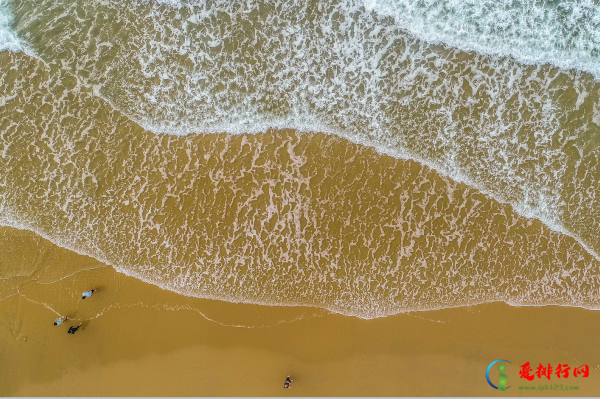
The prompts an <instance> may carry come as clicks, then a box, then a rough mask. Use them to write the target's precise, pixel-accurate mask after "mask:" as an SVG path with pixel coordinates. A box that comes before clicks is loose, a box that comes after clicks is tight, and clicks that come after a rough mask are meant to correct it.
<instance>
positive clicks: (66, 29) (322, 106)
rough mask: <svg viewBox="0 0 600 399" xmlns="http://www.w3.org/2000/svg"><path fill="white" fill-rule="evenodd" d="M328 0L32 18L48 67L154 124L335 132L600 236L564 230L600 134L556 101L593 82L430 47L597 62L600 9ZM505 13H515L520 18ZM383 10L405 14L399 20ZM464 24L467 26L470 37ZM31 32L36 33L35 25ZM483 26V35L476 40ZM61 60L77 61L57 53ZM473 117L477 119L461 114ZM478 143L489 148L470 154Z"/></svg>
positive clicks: (169, 128) (177, 128)
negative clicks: (106, 17)
mask: <svg viewBox="0 0 600 399" xmlns="http://www.w3.org/2000/svg"><path fill="white" fill-rule="evenodd" d="M317 3H318V8H317V9H314V10H313V9H311V8H310V6H309V5H307V3H305V2H293V1H291V2H284V3H277V2H268V1H267V2H247V3H243V2H229V1H215V2H210V3H208V2H203V1H198V2H193V1H192V2H185V3H184V2H172V1H158V2H156V1H134V0H131V1H129V2H128V5H127V6H125V7H122V6H121V5H117V2H112V3H111V2H110V1H103V2H96V1H90V3H89V4H90V6H89V8H83V9H82V10H79V11H78V18H79V19H81V20H75V19H73V20H68V19H61V20H60V21H56V22H55V21H46V20H45V18H46V16H47V15H69V13H70V8H69V7H72V6H71V5H69V3H68V2H66V3H65V4H66V5H65V4H63V3H54V2H46V3H43V4H42V3H41V2H38V3H36V4H35V7H34V9H33V10H31V11H27V14H26V15H27V16H28V19H29V20H30V21H31V22H35V21H44V22H45V23H46V25H47V26H48V27H52V28H55V29H54V31H53V33H54V34H56V35H58V36H57V37H56V39H54V40H50V41H48V42H46V44H45V45H44V46H45V47H44V48H38V49H37V52H38V53H39V54H40V56H41V57H42V58H43V59H44V60H46V61H48V62H53V61H54V62H60V64H61V65H65V66H68V67H70V68H72V72H73V73H75V74H78V75H81V76H82V79H81V81H82V83H83V84H85V85H89V86H90V87H93V88H94V92H95V93H96V94H97V95H100V96H101V97H103V98H104V99H106V100H107V101H109V102H110V103H111V105H113V107H114V108H116V109H118V110H119V111H121V112H122V113H123V114H125V115H127V116H128V117H129V118H130V119H131V120H133V121H135V122H136V123H138V124H139V125H141V126H143V127H144V128H146V129H148V130H150V131H152V132H154V133H169V134H178V135H182V134H190V133H195V132H207V133H211V132H215V133H216V132H228V133H232V134H237V133H247V132H251V133H256V132H261V131H266V130H267V129H269V128H272V127H275V128H292V129H298V130H301V131H322V132H327V133H333V134H336V135H338V136H341V137H344V138H346V139H348V140H350V141H352V142H355V143H359V144H364V145H368V146H371V147H374V148H376V149H377V150H378V151H380V152H381V153H385V154H388V155H392V156H394V157H397V158H403V159H413V160H416V161H418V162H420V163H423V164H425V165H428V166H430V167H432V168H434V169H436V170H438V171H439V172H440V173H442V174H445V175H447V176H450V177H452V178H453V179H454V180H457V181H461V182H465V183H467V184H469V185H471V186H473V187H476V188H478V189H479V190H481V191H482V192H485V193H487V194H490V195H492V196H493V197H494V198H496V199H497V200H499V201H502V202H507V203H511V204H513V206H514V207H515V209H517V210H518V211H519V212H520V213H521V214H522V215H524V216H527V217H533V218H537V219H539V220H541V221H543V222H544V223H545V224H547V225H548V226H550V227H551V228H552V229H554V230H556V231H559V232H562V233H568V234H570V235H571V236H573V237H576V238H578V239H579V240H580V242H582V243H583V244H584V245H586V247H588V248H589V246H590V245H594V243H593V240H594V237H595V235H596V234H597V233H596V232H595V231H597V227H598V225H599V223H600V221H598V220H597V218H595V217H592V218H591V221H590V218H589V217H586V218H581V219H580V220H575V221H574V222H573V221H572V222H571V223H570V226H569V227H568V228H567V227H565V224H564V221H565V218H564V216H565V215H564V212H565V209H569V211H568V212H569V213H571V214H575V213H576V211H577V209H585V208H591V209H597V208H598V205H597V204H598V201H600V198H595V196H594V194H593V192H594V187H596V186H598V182H597V181H591V182H590V184H591V186H588V187H585V188H584V187H581V188H578V189H577V190H578V193H579V195H580V196H581V197H580V198H579V200H578V201H579V202H578V203H573V202H571V203H568V201H571V199H569V198H567V194H566V193H565V186H568V185H574V186H575V187H577V185H578V184H579V182H578V181H577V179H576V180H575V181H574V180H573V179H574V177H573V175H569V173H572V170H576V169H578V168H583V166H582V165H581V162H580V161H579V160H577V159H576V158H575V159H571V158H570V156H569V155H568V153H569V151H570V146H571V144H572V141H571V140H572V139H573V140H575V141H576V142H577V145H576V147H578V149H579V150H580V153H581V154H583V155H584V156H588V157H591V156H593V155H590V154H591V152H590V149H591V148H592V146H593V141H592V142H591V144H592V145H590V143H587V142H586V141H585V140H586V139H585V137H586V134H588V135H589V133H586V124H587V123H588V122H587V121H585V120H584V121H581V122H578V124H577V125H575V124H572V123H571V124H567V125H564V124H563V122H562V121H563V120H565V119H566V118H569V116H570V114H571V113H572V112H573V109H568V108H566V107H565V105H564V104H566V103H565V102H564V101H558V100H557V97H558V96H557V95H556V93H557V92H560V91H569V90H575V92H578V93H579V97H578V101H577V105H576V106H577V108H579V107H580V105H581V104H582V103H585V105H586V106H590V105H593V107H594V109H595V107H596V105H597V104H596V103H597V98H594V97H593V96H587V94H586V93H589V92H591V91H594V90H597V88H595V87H594V86H593V85H592V84H591V83H590V82H589V80H590V79H589V78H588V79H587V81H586V78H585V76H582V74H581V73H575V72H572V71H570V72H565V73H563V74H561V73H558V74H557V73H555V72H553V71H551V70H550V69H549V68H543V67H541V66H536V67H535V68H527V67H525V66H523V65H522V64H519V63H517V62H515V61H514V60H513V59H510V58H508V59H507V58H498V57H488V56H485V55H478V54H474V55H473V57H472V59H469V60H466V61H465V60H464V57H463V56H464V54H461V53H460V52H459V51H453V50H449V51H447V52H444V51H438V50H436V49H435V48H433V47H432V46H430V45H429V44H428V41H429V42H431V41H434V42H435V41H438V42H439V41H443V42H447V43H451V42H452V40H456V43H455V45H456V46H457V47H459V48H464V49H469V48H470V47H469V46H480V47H481V52H483V53H485V54H487V53H490V52H491V50H490V49H496V50H498V51H500V53H501V52H502V51H509V50H510V51H513V53H514V54H513V53H510V54H512V55H514V56H515V57H516V58H518V57H517V56H516V55H515V54H520V53H521V52H522V53H523V54H533V55H532V56H533V57H534V58H535V57H537V58H536V60H537V61H539V62H542V61H540V60H543V59H545V58H544V57H546V58H548V59H550V58H552V57H555V58H557V59H561V55H560V54H563V53H561V51H563V52H564V54H563V55H564V57H563V58H562V60H563V61H564V60H567V61H568V60H569V59H571V58H572V59H575V58H573V57H575V55H577V54H579V55H578V56H580V61H581V62H582V63H583V64H582V65H584V64H585V65H588V64H589V63H590V62H591V60H593V59H594V57H595V55H594V51H595V49H596V48H597V46H596V44H594V43H596V42H595V41H594V40H595V39H594V37H595V36H594V32H595V29H596V28H595V26H596V25H597V24H596V22H594V21H595V20H596V16H595V15H596V14H594V13H595V12H597V11H594V10H590V8H589V7H587V6H586V4H588V3H585V2H579V3H576V4H580V6H581V7H583V8H582V10H583V9H585V10H587V11H585V10H584V11H585V12H584V11H581V12H579V11H576V10H575V8H573V7H575V6H572V7H571V6H569V7H571V8H568V7H567V8H568V9H569V10H571V11H569V12H570V14H569V12H567V11H564V10H563V11H564V12H563V11H560V10H561V9H563V8H564V7H566V6H564V5H563V6H561V5H552V4H554V3H552V4H546V3H544V4H540V5H538V4H537V3H531V2H527V1H526V2H524V3H522V4H521V3H517V2H512V3H510V4H508V3H506V2H502V3H500V4H501V5H500V6H498V5H494V4H495V3H494V4H492V3H489V4H488V2H486V1H483V0H482V1H479V2H473V1H470V2H466V3H465V4H462V3H460V4H459V2H455V1H447V2H439V1H438V2H416V3H408V2H402V1H388V2H384V1H369V2H366V3H364V4H365V5H366V7H367V11H366V12H365V8H364V7H363V2H362V1H360V0H357V1H346V2H337V1H333V0H332V1H329V0H323V1H320V2H317ZM461 4H462V5H461ZM561 4H562V3H561ZM565 4H566V3H565ZM569 4H571V3H569ZM573 4H575V3H573ZM261 7H263V8H261ZM273 7H278V9H277V10H275V9H274V8H273ZM561 7H562V8H561ZM115 10H118V11H117V12H118V15H119V17H120V18H119V19H117V20H116V22H115V24H114V25H108V26H107V25H106V24H107V23H108V24H110V21H108V22H101V21H99V20H97V19H95V15H98V12H100V13H102V12H115ZM173 10H175V11H176V12H175V13H174V15H173V13H172V11H173ZM369 10H371V11H373V10H377V13H375V12H371V11H369ZM502 10H504V11H502ZM515 10H516V11H515ZM539 10H542V11H543V12H542V11H539ZM565 10H567V9H566V8H565ZM49 11H52V12H49ZM488 11H489V12H488ZM517 11H518V12H517ZM486 12H488V13H487V14H486ZM36 13H39V15H38V16H36V15H35V14H36ZM86 13H87V16H86ZM261 13H262V14H261ZM378 13H379V14H378ZM503 13H506V15H508V16H510V18H513V20H510V21H509V22H507V21H508V19H507V18H508V16H506V15H505V14H503ZM565 13H566V14H565ZM263 14H264V15H263ZM488 14H489V15H488ZM538 14H540V15H538ZM30 15H31V16H30ZM223 15H225V16H226V19H222V18H221V17H222V16H223ZM253 15H254V16H253ZM381 15H393V16H394V18H395V22H394V20H393V19H391V18H388V19H387V20H385V21H384V20H383V19H382V18H381ZM467 15H468V17H467ZM528 15H529V16H528ZM565 15H567V16H569V15H570V16H571V17H570V18H571V19H569V18H567V17H566V16H565ZM256 16H260V18H262V20H258V21H257V17H256ZM561 16H562V17H561ZM563 17H564V18H563ZM86 18H88V19H94V20H95V22H93V24H101V25H99V26H97V30H96V32H98V33H97V35H98V36H97V37H93V38H90V40H87V41H82V40H81V37H80V34H81V33H80V28H79V24H80V22H81V21H83V20H85V19H86ZM427 18H429V19H427ZM536 18H537V19H536ZM561 18H562V19H561ZM573 18H575V19H574V20H573ZM121 21H123V22H121ZM457 21H458V22H457ZM528 21H529V22H531V24H533V23H534V22H535V24H538V25H540V27H539V29H540V31H539V32H538V30H536V29H538V28H535V27H534V26H533V25H531V29H529V30H527V29H528V28H527V27H528V26H529V25H527V23H528ZM532 21H533V22H532ZM569 21H571V22H569ZM573 21H575V22H573ZM457 24H459V25H460V26H462V25H464V29H463V30H457V27H458V25H457ZM469 24H471V25H472V26H471V25H469ZM544 24H546V25H547V26H546V25H544ZM569 24H576V25H577V26H579V25H581V26H582V27H581V29H582V31H581V34H580V36H578V37H575V36H569V35H570V33H569V32H563V31H564V30H565V29H566V28H568V27H569V26H570V25H569ZM32 26H33V27H34V29H35V28H36V27H37V26H38V25H36V24H33V25H32ZM486 26H487V28H486ZM242 27H243V28H242ZM499 27H503V28H504V31H501V30H500V28H499ZM561 27H562V28H561ZM563 28H564V29H563ZM21 29H22V30H23V31H24V33H25V34H26V31H27V27H26V26H23V28H21ZM85 29H86V31H87V28H85ZM477 29H482V30H483V31H484V32H483V33H478V34H476V32H478V31H477ZM561 29H562V30H561ZM116 30H118V31H119V32H120V35H121V37H122V38H123V39H120V40H121V41H120V42H119V45H113V44H111V43H112V41H113V40H114V38H113V36H112V35H111V34H110V32H112V31H116ZM454 30H456V33H455V36H452V35H451V33H452V32H453V31H454ZM405 31H408V32H410V34H406V33H405ZM503 32H504V33H503ZM540 32H546V33H547V35H554V36H547V37H556V38H555V39H553V40H551V42H552V43H553V44H552V45H551V46H550V47H544V46H542V45H541V44H539V43H538V42H539V41H543V40H544V37H546V36H544V34H543V33H540ZM561 32H563V34H564V35H563V36H564V37H563V36H560V34H561ZM36 35H40V33H39V32H38V33H36ZM444 35H445V36H444ZM565 35H566V36H565ZM475 36H476V37H475ZM415 37H416V38H415ZM519 37H521V38H522V39H523V41H522V42H520V41H519V40H517V39H515V38H519ZM561 37H562V39H560V38H561ZM124 38H127V40H124ZM442 39H443V40H442ZM559 39H560V40H559ZM502 40H505V42H503V41H502ZM577 40H580V41H581V40H583V42H578V41H577ZM585 40H588V41H589V43H587V42H585ZM567 42H568V43H571V45H572V46H571V47H569V46H570V45H569V46H567V45H566V44H565V43H567ZM561 43H562V44H561ZM586 43H587V44H586ZM512 44H514V48H512V47H510V46H511V45H512ZM87 46H89V47H87ZM486 46H487V47H486ZM527 46H532V48H533V47H535V48H536V49H538V50H539V52H538V53H536V52H534V51H533V50H531V49H530V50H531V51H530V50H528V49H529V47H527ZM552 46H554V47H552ZM594 46H596V47H594ZM109 48H110V49H111V50H110V51H105V49H109ZM576 48H580V49H581V48H587V49H588V50H589V52H588V53H589V57H588V58H585V56H584V55H585V54H583V53H581V54H580V53H577V54H576V53H574V52H573V51H575V50H573V49H576ZM98 49H100V50H98ZM486 49H487V50H486ZM511 49H512V50H511ZM581 51H583V50H581ZM586 51H587V50H586ZM500 53H498V54H500ZM57 54H67V55H69V54H73V55H74V56H75V57H76V59H74V60H69V61H67V62H65V61H66V60H54V57H56V56H57ZM506 54H509V53H506ZM569 54H571V55H569ZM582 54H583V55H582ZM550 55H552V57H550ZM461 57H462V60H461ZM569 57H571V58H569ZM582 57H583V58H582ZM590 57H591V58H590ZM586 60H587V61H586ZM537 61H536V62H537ZM561 62H562V61H561ZM565 62H566V61H565ZM569 62H570V61H569ZM578 62H579V61H578ZM586 63H588V64H586ZM565 65H566V64H565ZM573 65H575V64H573ZM590 65H591V64H590ZM598 65H600V63H598ZM571 67H572V66H571ZM588 69H589V68H588ZM83 76H85V77H83ZM511 103H512V104H513V105H511ZM592 103H593V104H592ZM465 114H466V115H470V114H473V115H474V116H473V117H472V118H469V117H461V116H460V115H465ZM423 115H426V117H424V116H423ZM524 115H529V116H527V117H525V116H524ZM590 122H591V121H590ZM414 132H419V134H418V135H415V133H414ZM524 132H525V133H524ZM557 143H558V147H557V146H556V144H557ZM584 148H586V149H587V150H586V151H583V149H584ZM473 150H476V151H477V154H476V155H473V156H471V155H469V154H470V153H471V152H472V151H473ZM532 162H534V163H535V164H536V165H537V166H535V167H533V168H532V167H531V166H530V164H531V163H532ZM593 167H598V165H593ZM587 168H589V166H587ZM590 173H591V175H593V174H594V173H595V172H593V171H591V172H590ZM586 184H587V183H586ZM569 196H571V195H570V194H569ZM570 198H573V197H572V196H571V197H570ZM586 224H587V225H586ZM578 229H579V230H578ZM582 236H585V237H583V238H582ZM590 251H591V250H590ZM591 253H593V254H594V255H595V256H598V255H597V253H596V252H594V251H591Z"/></svg>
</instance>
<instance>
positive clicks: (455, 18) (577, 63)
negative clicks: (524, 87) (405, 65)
mask: <svg viewBox="0 0 600 399" xmlns="http://www.w3.org/2000/svg"><path fill="white" fill-rule="evenodd" d="M364 3H365V7H366V8H367V9H369V10H375V11H376V12H378V13H380V14H382V15H389V16H392V17H393V18H395V20H396V22H397V23H398V24H399V26H402V27H403V28H404V29H406V30H407V31H408V32H410V33H411V34H414V35H415V36H417V37H418V38H420V39H422V40H425V41H427V42H429V43H443V44H446V45H449V46H452V47H455V48H458V49H461V50H464V51H476V52H478V53H480V54H489V55H494V56H502V57H506V56H511V57H514V58H515V59H517V60H518V61H519V62H522V63H526V64H540V63H542V64H544V63H549V64H552V65H555V66H557V67H559V68H564V69H577V70H581V71H585V72H589V73H591V74H592V75H594V77H595V78H596V79H599V78H600V2H598V1H597V0H574V1H540V0H420V1H411V0H364Z"/></svg>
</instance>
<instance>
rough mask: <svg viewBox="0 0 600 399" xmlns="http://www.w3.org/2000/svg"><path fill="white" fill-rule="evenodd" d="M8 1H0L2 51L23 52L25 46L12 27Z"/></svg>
mask: <svg viewBox="0 0 600 399" xmlns="http://www.w3.org/2000/svg"><path fill="white" fill-rule="evenodd" d="M7 1H8V0H0V51H17V52H18V51H22V50H23V46H22V44H21V41H20V40H19V39H18V38H17V36H16V35H15V33H14V32H13V30H12V29H11V27H10V24H11V21H12V16H11V13H10V10H9V8H8V6H7Z"/></svg>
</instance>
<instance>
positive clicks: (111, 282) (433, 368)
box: [0, 228, 600, 396]
mask: <svg viewBox="0 0 600 399" xmlns="http://www.w3.org/2000/svg"><path fill="white" fill-rule="evenodd" d="M1 246H2V259H1V262H2V263H1V265H2V270H3V272H4V273H5V274H4V276H3V278H4V279H3V280H2V283H3V288H2V296H3V297H4V298H5V299H3V300H2V302H0V334H1V339H0V350H1V353H2V357H1V358H0V368H1V369H2V373H0V394H1V395H3V396H139V395H143V396H168V395H171V396H190V395H191V396H213V395H216V396H234V395H247V396H254V395H259V396H279V395H283V396H286V395H290V396H319V395H322V396H340V395H348V396H355V395H356V396H369V395H371V396H373V395H375V396H376V395H393V396H403V395H415V396H431V395H441V396H446V395H454V396H456V395H461V396H462V395H464V396H471V395H473V396H503V395H506V394H510V395H515V396H521V395H523V396H535V395H534V392H535V391H533V392H526V393H524V392H523V391H519V390H518V388H517V387H518V386H519V385H526V386H534V385H538V384H542V385H543V384H548V383H549V382H548V381H546V380H545V378H544V379H538V378H537V377H536V379H535V380H534V381H532V382H529V381H525V380H524V379H519V373H518V368H519V367H518V366H520V365H521V364H524V363H525V362H527V361H529V362H530V363H531V364H533V365H534V368H535V366H537V364H538V363H542V364H546V363H550V364H551V365H553V367H555V366H557V365H558V363H561V364H565V363H568V364H569V365H571V366H574V365H581V364H587V365H589V366H590V376H589V377H588V378H581V376H580V377H578V378H575V377H573V376H572V375H570V376H569V377H568V378H567V379H564V378H562V379H558V378H556V376H555V375H553V376H552V379H551V381H550V382H552V383H553V384H559V383H562V384H564V385H565V386H566V385H576V386H578V387H579V390H578V391H547V392H544V393H543V395H544V396H546V395H548V396H560V395H565V396H597V395H599V394H600V379H598V378H597V375H598V374H597V373H598V372H599V371H600V366H599V364H598V359H599V358H600V356H599V355H600V353H599V351H600V349H599V346H598V345H597V342H598V341H597V337H596V336H595V334H593V333H592V332H593V331H598V329H599V328H600V315H599V314H598V313H597V312H595V311H590V310H585V309H579V308H570V307H558V306H544V307H511V306H508V305H506V304H502V303H491V304H485V305H478V306H472V307H463V308H456V309H445V310H439V311H429V312H413V313H409V314H400V315H395V316H389V317H385V318H379V319H374V320H363V319H359V318H355V317H348V316H342V315H339V314H332V313H330V312H328V311H325V310H322V309H314V308H302V307H269V306H259V305H244V304H231V303H227V302H221V301H212V300H205V299H194V298H188V297H183V296H180V295H178V294H175V293H173V292H169V291H165V290H161V289H160V288H157V287H155V286H152V285H150V284H146V283H143V282H140V281H138V280H136V279H133V278H130V277H127V276H125V275H122V274H119V273H116V272H115V271H114V270H113V269H112V268H111V267H107V266H106V265H103V264H102V263H100V262H98V261H96V260H94V259H91V258H89V257H86V256H82V255H78V254H74V253H72V252H70V251H67V250H65V249H62V248H59V247H56V246H55V245H53V244H51V243H49V242H48V241H46V240H44V239H41V238H39V237H37V236H36V235H34V234H33V233H29V232H23V231H19V230H14V229H9V228H3V229H2V230H1ZM7 270H10V271H11V273H13V274H12V275H13V276H14V277H13V278H12V279H9V280H7V279H6V278H7V274H6V273H7V272H6V271H7ZM10 284H13V285H12V286H10ZM90 287H96V288H98V292H96V293H95V294H94V295H93V296H92V297H91V298H89V299H86V300H84V301H82V300H81V298H80V294H81V292H83V291H84V290H87V289H89V288H90ZM17 289H18V293H17ZM6 295H12V296H10V297H8V298H6V297H5V296H6ZM59 314H60V315H65V314H66V315H69V316H70V317H72V318H73V319H74V320H73V321H72V322H71V321H67V322H66V323H65V324H64V325H61V326H58V327H55V326H53V325H52V322H53V320H54V319H55V318H56V317H57V316H58V315H59ZM79 320H82V321H84V325H83V328H82V329H80V330H79V331H78V332H77V334H76V335H75V336H71V335H69V334H67V333H66V331H67V328H68V326H69V325H71V324H75V323H78V322H79ZM496 359H507V360H509V361H511V362H512V364H510V365H508V370H507V375H508V378H509V380H508V381H509V384H508V385H512V386H511V388H509V392H499V391H496V390H494V389H493V388H491V387H490V386H489V385H488V384H487V382H486V380H485V369H486V367H487V365H488V364H489V363H490V362H492V361H493V360H496ZM287 374H291V375H292V377H293V379H294V382H293V384H292V390H290V391H285V390H284V389H283V380H284V379H285V376H286V375H287ZM491 378H494V377H493V376H491ZM495 383H497V377H496V380H495ZM537 395H540V393H539V391H538V392H537Z"/></svg>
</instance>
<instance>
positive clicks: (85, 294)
mask: <svg viewBox="0 0 600 399" xmlns="http://www.w3.org/2000/svg"><path fill="white" fill-rule="evenodd" d="M95 291H96V289H95V288H94V289H93V290H89V291H86V292H84V293H83V294H81V299H85V298H88V297H90V296H92V294H93V293H94V292H95Z"/></svg>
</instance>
